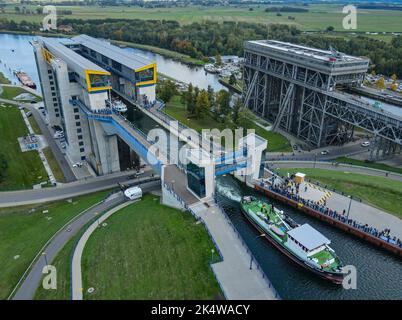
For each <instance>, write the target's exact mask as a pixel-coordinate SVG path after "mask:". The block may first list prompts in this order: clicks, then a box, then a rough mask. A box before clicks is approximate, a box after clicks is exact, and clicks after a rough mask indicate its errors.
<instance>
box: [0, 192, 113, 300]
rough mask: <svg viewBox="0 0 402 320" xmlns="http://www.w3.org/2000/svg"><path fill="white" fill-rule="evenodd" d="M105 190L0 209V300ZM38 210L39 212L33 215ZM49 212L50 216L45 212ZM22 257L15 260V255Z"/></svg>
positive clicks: (5, 296)
mask: <svg viewBox="0 0 402 320" xmlns="http://www.w3.org/2000/svg"><path fill="white" fill-rule="evenodd" d="M109 192H110V191H102V192H98V193H94V194H90V195H86V196H82V197H77V198H74V199H73V201H72V202H68V201H66V200H63V201H57V202H51V203H43V204H38V205H29V206H22V207H13V208H1V209H0V261H1V264H0V299H5V298H7V296H8V295H9V294H10V292H11V291H12V289H13V287H14V286H15V285H16V284H17V282H18V280H19V278H20V277H21V276H22V274H23V273H24V271H25V269H26V268H27V267H28V266H29V264H30V263H31V261H32V259H33V258H34V257H35V256H36V254H37V253H38V251H39V250H40V249H41V248H42V247H43V245H44V244H45V243H46V241H47V240H48V239H50V238H51V236H52V235H53V234H54V233H55V232H56V231H58V230H59V229H60V228H61V227H62V226H63V225H65V224H66V223H67V222H68V221H69V220H70V219H71V218H73V217H74V216H76V215H77V214H79V213H80V212H82V211H83V210H85V209H86V208H88V207H90V206H91V205H93V204H95V203H97V202H98V201H100V200H102V199H103V198H104V197H105V196H106V195H107V194H108V193H109ZM31 209H35V212H30V210H31ZM43 210H48V211H49V212H48V213H46V214H45V213H42V212H43ZM17 255H18V256H19V257H18V258H17V259H15V256H17Z"/></svg>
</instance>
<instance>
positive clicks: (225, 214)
mask: <svg viewBox="0 0 402 320" xmlns="http://www.w3.org/2000/svg"><path fill="white" fill-rule="evenodd" d="M214 198H215V203H216V205H217V206H218V207H219V209H220V210H221V211H222V212H223V215H224V217H225V219H226V221H227V222H228V224H229V225H230V226H231V227H232V229H233V231H234V233H235V234H236V236H237V238H238V239H239V240H240V242H241V244H242V245H243V247H244V249H245V250H246V252H247V253H248V254H249V255H250V258H251V260H252V262H253V263H254V264H255V266H256V267H257V270H258V271H259V272H260V273H261V276H262V278H263V279H264V280H265V282H266V283H267V285H268V287H269V288H271V289H272V290H273V291H274V292H275V298H276V299H281V297H280V295H279V293H278V292H277V291H276V289H275V287H274V286H273V284H272V282H271V281H270V280H269V278H268V277H267V275H266V274H265V271H264V270H263V269H262V268H261V266H260V264H259V263H258V260H257V258H256V257H255V256H254V254H253V253H252V251H251V250H250V249H249V247H248V245H247V244H246V242H245V241H244V239H243V237H242V235H241V234H240V233H239V231H237V229H236V227H235V226H234V225H233V223H232V221H231V220H230V218H229V216H228V214H227V213H226V211H225V209H224V208H223V207H222V206H221V205H220V203H219V201H218V199H217V197H216V196H214Z"/></svg>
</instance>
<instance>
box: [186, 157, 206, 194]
mask: <svg viewBox="0 0 402 320" xmlns="http://www.w3.org/2000/svg"><path fill="white" fill-rule="evenodd" d="M187 185H188V188H189V189H190V190H191V191H193V192H194V193H195V194H196V195H197V196H198V197H199V198H204V197H205V168H200V167H199V166H197V165H195V164H194V163H192V162H190V163H189V164H187Z"/></svg>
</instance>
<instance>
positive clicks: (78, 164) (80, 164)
mask: <svg viewBox="0 0 402 320" xmlns="http://www.w3.org/2000/svg"><path fill="white" fill-rule="evenodd" d="M81 167H82V162H77V163H74V164H73V168H81Z"/></svg>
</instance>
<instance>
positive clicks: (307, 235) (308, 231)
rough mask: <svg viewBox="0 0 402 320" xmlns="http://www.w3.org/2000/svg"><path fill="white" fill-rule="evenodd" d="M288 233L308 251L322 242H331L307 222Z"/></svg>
mask: <svg viewBox="0 0 402 320" xmlns="http://www.w3.org/2000/svg"><path fill="white" fill-rule="evenodd" d="M288 235H289V236H291V237H292V238H293V239H295V240H296V241H298V242H299V243H300V244H302V245H303V246H305V247H306V248H307V250H309V251H310V250H314V249H316V248H318V247H320V246H322V245H323V244H330V243H331V241H330V240H329V239H328V238H326V237H325V236H324V235H322V234H321V233H320V232H318V231H317V230H316V229H314V228H313V227H312V226H310V225H309V224H307V223H305V224H303V225H301V226H299V227H296V228H294V229H292V230H290V231H289V232H288Z"/></svg>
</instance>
